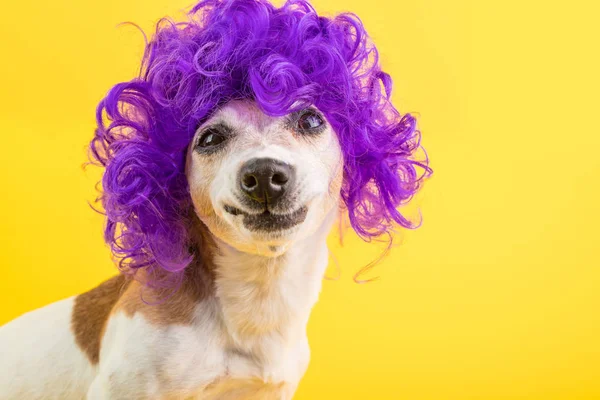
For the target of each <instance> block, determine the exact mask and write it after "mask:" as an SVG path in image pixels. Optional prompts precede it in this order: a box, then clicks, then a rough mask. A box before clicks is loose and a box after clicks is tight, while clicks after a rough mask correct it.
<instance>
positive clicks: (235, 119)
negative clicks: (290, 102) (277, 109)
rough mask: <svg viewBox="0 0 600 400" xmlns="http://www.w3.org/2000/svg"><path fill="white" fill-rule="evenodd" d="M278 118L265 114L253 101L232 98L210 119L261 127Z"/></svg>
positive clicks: (235, 124)
mask: <svg viewBox="0 0 600 400" xmlns="http://www.w3.org/2000/svg"><path fill="white" fill-rule="evenodd" d="M280 118H281V117H273V116H270V115H267V114H265V113H264V112H263V111H262V110H261V109H260V107H259V106H258V105H257V104H256V103H255V102H253V101H249V100H233V101H230V102H228V103H227V104H225V105H224V106H222V107H221V108H220V109H219V110H217V112H216V113H215V114H214V116H213V118H212V119H213V120H220V121H223V122H227V123H228V124H230V125H233V126H240V125H241V126H245V127H248V126H252V127H255V128H258V129H262V128H265V127H266V126H268V125H271V124H273V123H275V122H276V121H277V120H279V119H280Z"/></svg>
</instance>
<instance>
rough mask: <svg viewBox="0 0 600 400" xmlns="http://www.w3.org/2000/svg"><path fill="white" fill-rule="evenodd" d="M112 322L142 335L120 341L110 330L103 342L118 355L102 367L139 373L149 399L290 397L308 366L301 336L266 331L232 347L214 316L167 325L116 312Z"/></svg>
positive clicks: (137, 374) (307, 356) (136, 375)
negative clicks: (287, 336) (290, 339)
mask: <svg viewBox="0 0 600 400" xmlns="http://www.w3.org/2000/svg"><path fill="white" fill-rule="evenodd" d="M204 311H206V309H205V310H204ZM209 314H210V313H209ZM204 315H206V314H204ZM207 316H208V315H207ZM112 322H113V323H114V322H118V325H120V329H119V330H120V331H121V332H126V331H129V332H137V333H138V334H141V333H142V332H144V334H143V335H141V336H142V337H144V339H142V340H139V339H137V340H131V339H132V337H131V336H129V337H128V339H127V340H126V342H121V340H120V339H119V338H118V336H119V334H118V333H116V332H114V333H113V332H111V331H112V329H110V328H109V331H108V332H107V337H106V339H107V343H106V344H107V345H110V347H111V350H112V351H111V352H110V353H112V355H115V354H119V355H120V356H119V357H117V358H114V359H112V360H111V358H112V357H106V359H107V360H109V361H108V364H113V363H112V362H111V361H114V364H113V365H107V366H106V367H108V368H109V369H113V368H115V369H116V370H118V371H119V372H118V373H119V374H122V375H121V377H122V378H123V379H125V376H126V375H129V376H131V377H142V376H143V378H142V380H143V381H145V382H146V384H144V385H143V386H146V388H147V391H146V390H144V391H145V392H146V394H147V395H148V398H164V399H189V398H193V399H207V400H208V399H212V398H214V399H217V398H218V399H223V400H225V399H229V398H231V399H239V398H244V399H253V398H256V399H266V400H268V399H277V400H281V399H289V398H291V396H292V394H293V392H294V390H295V388H296V386H297V384H298V382H299V381H300V379H301V378H302V376H303V374H304V372H305V371H306V368H307V366H308V361H309V348H308V341H307V338H306V336H305V335H303V336H302V337H301V338H298V339H297V340H295V341H294V342H293V343H286V342H285V341H284V340H283V339H282V338H281V337H279V336H277V335H273V336H271V335H264V336H262V337H261V338H260V339H257V340H256V341H254V342H252V343H251V346H249V347H245V346H236V345H233V344H232V342H231V340H230V338H228V337H227V336H228V334H227V332H226V331H225V328H224V326H223V325H222V324H220V323H219V322H218V321H216V320H214V319H213V318H207V319H204V320H200V321H198V323H197V324H193V325H188V326H181V325H179V326H170V327H166V328H157V327H155V326H153V325H151V324H148V322H147V321H145V319H144V318H143V317H142V316H134V318H133V319H129V318H124V317H123V316H122V315H120V316H118V317H117V318H116V321H112ZM111 325H113V324H111ZM115 333H116V334H115ZM244 345H248V343H244ZM148 348H152V351H150V352H149V351H148ZM122 357H125V358H127V365H128V366H129V367H128V370H127V371H124V370H122V369H121V368H122V366H123V364H122V362H123V358H122ZM119 366H120V367H119ZM142 397H143V396H142ZM143 398H145V397H143Z"/></svg>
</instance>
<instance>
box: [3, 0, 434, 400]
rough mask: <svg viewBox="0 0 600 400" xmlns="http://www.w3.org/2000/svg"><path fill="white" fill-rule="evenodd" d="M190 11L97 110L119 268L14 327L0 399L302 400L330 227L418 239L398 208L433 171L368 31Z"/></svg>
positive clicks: (299, 12)
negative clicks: (402, 230)
mask: <svg viewBox="0 0 600 400" xmlns="http://www.w3.org/2000/svg"><path fill="white" fill-rule="evenodd" d="M190 15H191V18H190V21H189V22H187V23H184V24H181V23H179V24H175V23H173V22H170V21H168V20H164V21H161V22H160V23H159V26H158V29H157V32H156V34H155V37H154V38H153V39H152V40H151V41H150V42H149V43H148V45H147V49H146V54H145V56H144V64H143V67H144V68H143V72H142V73H141V74H140V76H139V77H138V78H135V79H133V80H131V81H130V82H124V83H121V84H117V85H116V86H115V87H113V88H112V89H111V90H110V91H109V93H108V94H107V96H106V97H105V99H104V100H102V101H101V103H100V105H99V107H98V113H97V122H98V128H97V129H96V134H95V137H94V139H93V140H92V143H91V145H90V154H91V158H92V160H93V161H94V162H95V163H97V164H99V165H101V166H102V167H104V168H105V171H104V175H103V178H102V194H101V197H100V201H101V203H102V205H103V208H104V210H103V212H104V213H105V214H106V227H105V239H106V241H107V243H108V245H109V246H110V248H111V250H112V253H113V255H114V256H115V258H116V259H117V260H118V265H119V267H120V269H121V271H122V273H121V274H119V275H117V276H115V277H113V278H111V279H109V280H108V281H106V282H104V283H102V284H100V285H99V286H98V287H96V288H94V289H92V290H90V291H88V292H86V293H83V294H80V295H77V296H73V297H70V298H67V299H64V300H62V301H58V302H56V303H53V304H51V305H48V306H46V307H43V308H41V309H39V310H36V311H33V312H30V313H27V314H25V315H23V316H21V317H19V318H17V319H16V320H14V321H12V322H10V323H8V324H7V325H5V326H3V327H1V328H0V399H3V400H4V399H89V400H100V399H223V400H224V399H277V400H281V399H291V398H292V396H293V395H294V392H295V390H296V388H297V386H298V383H299V382H300V380H301V378H302V376H303V375H304V373H305V371H306V369H307V367H308V363H309V354H310V352H309V345H308V340H307V336H306V324H307V322H308V319H309V316H310V312H311V309H312V307H313V305H314V304H315V302H316V301H317V299H318V295H319V292H320V289H321V282H322V279H323V276H324V273H325V269H326V266H327V264H328V257H329V255H328V254H329V253H328V249H327V244H326V238H327V236H328V234H329V232H330V230H331V228H332V225H333V224H334V222H335V221H336V220H338V219H339V218H344V216H347V217H348V219H349V221H350V224H351V226H352V227H353V228H354V230H355V231H356V232H357V233H358V234H359V235H360V236H362V237H364V238H371V237H377V236H381V235H385V234H390V233H391V232H392V231H393V229H394V227H395V226H398V225H399V226H403V227H409V228H412V227H415V225H414V224H413V223H412V222H410V221H409V220H408V219H406V218H405V217H404V216H403V215H402V214H401V213H400V212H399V211H398V207H399V206H400V205H402V204H404V203H406V202H407V201H409V200H410V198H411V197H412V196H413V195H414V193H416V191H417V190H418V189H419V187H420V185H421V183H422V181H423V178H424V177H425V176H427V175H428V174H429V173H430V169H429V167H428V165H427V161H418V160H416V159H415V152H416V151H417V150H418V149H419V148H420V140H419V138H420V136H419V132H418V130H417V129H416V125H415V119H414V118H413V117H412V116H411V115H409V114H405V115H401V114H400V113H398V112H397V111H396V109H395V108H394V107H393V105H392V104H391V102H390V100H389V98H390V88H391V79H390V78H389V76H388V75H387V74H386V73H384V72H383V71H381V69H380V67H379V64H378V62H377V52H376V50H375V48H374V46H372V44H370V42H369V41H368V37H367V35H366V32H365V31H364V28H363V26H362V24H361V23H360V20H359V19H358V17H356V16H354V15H352V14H341V15H339V16H337V17H335V18H325V17H321V16H319V15H318V14H317V13H316V11H315V10H314V9H313V8H312V6H310V5H309V4H308V3H307V2H305V1H302V0H292V1H288V2H287V3H285V4H284V5H283V6H281V7H280V8H276V7H274V6H272V5H271V4H270V3H268V2H266V1H263V0H210V1H202V2H201V3H199V4H198V5H197V6H196V7H194V8H193V9H192V11H191V12H190ZM418 168H421V169H423V170H424V171H425V172H424V173H421V174H419V173H418V172H417V169H418Z"/></svg>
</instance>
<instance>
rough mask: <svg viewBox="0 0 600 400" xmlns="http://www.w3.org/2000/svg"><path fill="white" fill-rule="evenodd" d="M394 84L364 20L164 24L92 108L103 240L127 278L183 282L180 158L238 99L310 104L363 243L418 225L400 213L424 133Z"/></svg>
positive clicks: (220, 8) (253, 12)
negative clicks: (322, 125)
mask: <svg viewBox="0 0 600 400" xmlns="http://www.w3.org/2000/svg"><path fill="white" fill-rule="evenodd" d="M391 89H392V80H391V78H390V76H389V75H388V74H387V73H385V72H383V71H382V70H381V68H380V65H379V61H378V53H377V50H376V48H375V47H374V46H373V45H372V43H371V42H370V40H369V37H368V35H367V33H366V31H365V29H364V27H363V25H362V23H361V21H360V19H359V18H358V17H357V16H356V15H354V14H350V13H344V14H340V15H338V16H336V17H334V18H326V17H322V16H319V15H318V14H317V13H316V11H315V10H314V9H313V7H312V6H311V5H310V4H309V3H308V2H307V1H304V0H290V1H288V2H287V3H285V4H284V5H283V6H282V7H280V8H276V7H274V6H273V5H271V4H270V3H269V2H267V1H265V0H204V1H201V2H200V3H198V4H197V5H196V6H195V7H194V8H193V9H192V10H191V11H190V13H189V19H188V21H187V22H183V23H176V22H173V21H171V20H169V19H163V20H161V21H160V22H159V23H158V24H157V27H156V32H155V33H154V36H153V37H152V38H151V40H150V41H149V42H148V43H147V45H146V49H145V53H144V57H143V61H142V68H141V72H140V75H139V77H137V78H135V79H133V80H131V81H129V82H123V83H119V84H117V85H115V86H114V87H113V88H112V89H111V90H110V91H109V92H108V94H107V95H106V97H105V98H104V99H103V100H102V101H101V102H100V104H99V105H98V109H97V125H98V126H97V129H96V132H95V137H94V138H93V140H92V141H91V144H90V158H91V159H92V161H93V162H96V163H98V164H100V165H101V166H103V167H104V168H105V172H104V175H103V178H102V195H101V197H100V199H101V201H102V205H103V208H104V212H105V214H106V220H107V222H106V227H105V233H104V238H105V240H106V242H107V243H108V244H109V245H110V247H111V249H112V252H113V254H114V256H115V257H116V258H117V259H119V266H120V267H121V269H122V270H128V271H135V270H138V269H140V268H145V269H147V270H148V271H150V272H151V274H152V275H153V276H156V275H159V274H162V275H161V276H163V277H168V278H171V279H167V281H169V282H172V280H173V279H175V280H177V279H180V277H181V275H182V274H181V273H182V272H183V271H184V269H185V268H186V266H188V265H189V264H190V262H191V261H192V259H193V254H192V252H191V250H190V246H191V238H190V233H189V226H188V224H189V211H190V208H191V207H192V206H191V197H190V193H189V190H188V186H187V181H186V177H185V172H184V167H185V154H186V149H187V147H188V145H189V143H190V141H191V139H192V137H193V135H194V132H195V130H196V128H197V127H198V126H199V125H200V124H201V123H202V122H203V121H205V120H206V119H207V118H208V117H209V116H210V115H211V114H212V113H213V112H214V111H215V110H216V109H218V108H219V107H220V106H222V105H223V104H225V103H227V102H228V101H230V100H234V99H252V100H254V101H256V103H257V104H258V105H259V107H261V109H262V110H263V111H264V112H265V113H267V114H269V115H272V116H281V115H285V114H288V113H290V112H293V111H297V110H300V109H302V108H305V107H307V106H309V105H311V104H314V105H315V106H316V107H318V108H319V110H321V111H322V112H323V113H324V114H325V116H326V118H327V119H328V121H329V122H330V123H331V125H332V127H333V128H334V130H335V132H336V133H337V135H338V139H339V142H340V145H341V148H342V152H343V157H344V182H343V186H342V191H341V196H342V199H343V202H344V204H345V206H346V208H347V212H348V217H349V221H350V223H351V226H352V227H353V228H354V230H355V231H356V232H357V234H358V235H359V236H361V237H362V238H363V239H365V240H369V239H371V238H374V237H378V236H381V235H386V234H387V235H388V236H389V234H390V232H392V230H393V229H394V226H396V225H400V226H402V227H407V228H413V227H415V225H414V224H413V223H412V222H411V221H410V220H409V219H407V218H405V216H403V215H402V214H401V212H400V211H399V210H398V207H399V206H400V205H402V204H404V203H406V202H408V201H409V200H410V199H411V197H412V196H413V195H414V194H415V193H416V192H417V190H418V189H419V187H420V185H421V183H422V181H423V178H424V177H426V176H427V175H429V173H430V172H431V171H430V169H429V167H428V162H427V159H426V158H425V160H423V161H418V160H416V159H415V152H416V151H417V150H418V149H419V148H420V133H419V131H418V130H417V128H416V120H415V118H414V117H413V116H412V115H410V114H405V115H402V114H400V113H399V112H398V111H397V110H396V109H395V108H394V106H393V105H392V104H391V102H390V95H391Z"/></svg>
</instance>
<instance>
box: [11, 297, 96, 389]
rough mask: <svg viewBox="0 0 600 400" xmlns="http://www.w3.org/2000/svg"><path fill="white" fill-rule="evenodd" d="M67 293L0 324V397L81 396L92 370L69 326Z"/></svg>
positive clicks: (92, 375) (93, 373)
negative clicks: (52, 301)
mask: <svg viewBox="0 0 600 400" xmlns="http://www.w3.org/2000/svg"><path fill="white" fill-rule="evenodd" d="M72 309H73V298H72V297H71V298H68V299H65V300H61V301H58V302H56V303H53V304H50V305H48V306H46V307H43V308H41V309H39V310H36V311H32V312H29V313H27V314H24V315H22V316H21V317H19V318H17V319H16V320H14V321H12V322H11V323H10V324H7V325H4V326H2V327H0V399H2V400H7V399H19V400H36V399H82V398H84V396H85V393H86V391H87V388H88V387H89V385H90V383H91V381H92V379H93V378H94V375H95V367H93V366H92V365H90V363H89V361H88V359H87V357H86V355H85V354H83V353H82V352H81V350H80V349H79V347H78V346H77V344H76V343H75V338H74V336H73V333H72V332H71V328H70V327H71V311H72Z"/></svg>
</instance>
